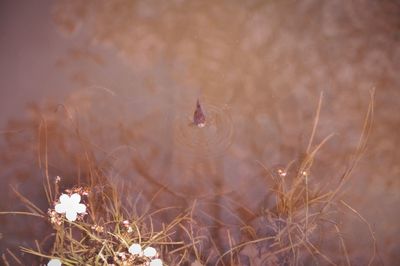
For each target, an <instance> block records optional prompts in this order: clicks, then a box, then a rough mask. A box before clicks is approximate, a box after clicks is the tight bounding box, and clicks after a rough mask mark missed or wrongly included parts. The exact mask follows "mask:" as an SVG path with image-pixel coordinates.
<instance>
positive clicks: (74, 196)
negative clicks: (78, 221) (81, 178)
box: [71, 193, 81, 204]
mask: <svg viewBox="0 0 400 266" xmlns="http://www.w3.org/2000/svg"><path fill="white" fill-rule="evenodd" d="M79 202H81V195H79V194H78V193H74V194H72V195H71V203H73V204H78V203H79Z"/></svg>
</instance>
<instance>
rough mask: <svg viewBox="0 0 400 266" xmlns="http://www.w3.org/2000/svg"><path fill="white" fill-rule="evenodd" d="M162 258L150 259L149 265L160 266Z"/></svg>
mask: <svg viewBox="0 0 400 266" xmlns="http://www.w3.org/2000/svg"><path fill="white" fill-rule="evenodd" d="M162 265H163V263H162V260H160V259H155V260H151V261H150V266H162Z"/></svg>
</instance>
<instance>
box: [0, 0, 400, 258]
mask: <svg viewBox="0 0 400 266" xmlns="http://www.w3.org/2000/svg"><path fill="white" fill-rule="evenodd" d="M395 10H397V11H398V10H399V6H398V4H395V3H394V2H392V1H382V2H381V3H375V2H371V1H365V2H363V3H358V4H354V3H352V2H350V1H348V2H345V3H340V4H338V3H335V2H320V1H303V2H296V3H293V2H288V1H246V2H243V1H218V2H215V3H214V2H207V1H201V2H200V1H169V2H162V3H160V2H157V3H155V2H151V1H112V2H110V1H84V2H83V1H80V2H71V1H59V2H58V3H57V4H56V5H55V7H54V10H53V16H54V20H55V22H56V23H57V25H58V28H59V29H60V30H62V31H64V32H65V33H67V34H69V35H70V38H71V39H67V41H71V42H74V41H75V40H76V39H74V38H78V37H79V38H83V39H84V40H85V43H86V46H85V47H82V49H81V50H79V49H77V48H74V49H73V51H75V52H73V53H72V54H70V55H69V61H68V60H67V61H68V62H72V63H71V64H73V62H75V64H77V65H78V64H80V61H79V62H78V59H79V60H90V61H91V62H92V61H93V62H94V63H95V64H97V65H99V66H101V67H104V69H106V66H107V64H110V65H112V64H116V65H124V67H126V68H128V69H129V71H127V73H130V72H132V75H135V77H136V76H137V77H138V78H137V79H135V81H134V82H124V81H121V80H118V79H115V80H113V75H112V74H111V71H105V72H106V73H100V74H98V75H97V76H96V75H94V76H93V77H90V78H88V76H90V74H88V73H86V72H85V71H82V73H80V74H81V75H78V76H75V79H77V81H78V83H79V85H80V88H78V89H77V90H76V91H75V92H73V93H71V94H70V95H69V97H67V98H66V99H65V101H64V102H58V103H54V104H47V105H39V104H38V105H32V106H31V107H30V114H31V115H30V116H29V117H26V118H24V119H14V120H12V121H10V123H9V125H8V127H9V129H11V130H14V129H22V133H18V134H15V133H7V134H4V137H5V140H4V143H3V144H4V145H3V146H4V147H3V150H4V151H7V152H4V153H3V154H2V155H1V156H2V161H3V162H4V164H3V167H2V168H4V171H3V174H2V175H3V176H2V177H7V180H10V181H9V182H10V183H11V184H18V185H19V186H20V188H21V189H22V190H23V192H24V193H27V194H28V195H31V196H32V197H33V198H35V199H36V198H40V192H32V191H30V189H31V187H32V186H34V185H35V184H36V185H37V184H40V183H41V181H42V180H41V175H42V174H41V170H40V169H37V164H36V163H32V162H36V160H38V159H37V158H38V157H40V159H43V156H44V150H45V147H44V143H46V148H47V149H48V154H47V156H48V160H49V165H50V169H49V171H50V174H51V175H53V176H56V175H60V176H63V177H65V179H66V180H68V182H70V183H71V184H73V183H74V182H75V180H76V179H78V180H82V182H83V180H84V179H85V177H87V175H88V173H89V172H90V171H89V170H90V169H89V168H91V167H93V165H91V164H94V165H96V166H98V167H99V168H100V169H101V171H102V172H104V173H105V176H107V178H108V179H109V181H111V182H113V183H115V184H118V185H119V186H120V188H121V191H123V192H121V193H123V195H124V196H123V198H124V199H125V200H127V201H129V200H132V199H134V198H136V197H137V196H138V195H141V197H143V199H144V201H146V200H148V201H151V204H152V207H154V208H155V209H156V208H164V207H167V206H179V207H181V208H186V207H188V206H191V205H192V204H194V203H196V204H197V205H196V206H198V209H196V212H194V215H195V216H196V218H197V219H198V220H197V221H199V226H200V227H201V226H204V228H206V229H205V231H207V234H209V235H212V237H213V238H215V242H216V243H217V246H218V248H219V249H221V250H226V248H227V247H228V246H229V245H231V244H232V243H231V242H229V241H233V242H235V241H236V242H235V243H239V242H240V241H242V240H243V239H253V237H254V232H247V231H246V230H243V231H241V229H243V228H244V227H245V226H246V225H248V224H251V225H253V228H255V229H256V230H259V235H260V236H263V237H264V236H265V237H268V236H271V235H273V234H277V233H279V232H280V230H281V229H282V228H283V227H284V225H285V223H286V221H283V220H282V219H283V218H282V217H267V215H265V213H263V211H262V210H265V209H271V210H273V209H274V208H275V209H276V208H278V207H277V206H278V205H279V204H278V203H277V202H276V201H275V199H274V198H273V197H272V192H271V191H279V189H282V188H283V187H284V185H288V184H286V183H285V184H283V183H282V182H283V181H282V180H283V179H279V178H280V177H282V173H283V172H282V171H287V179H285V181H287V182H288V183H290V182H291V180H292V179H293V176H296V171H298V169H299V167H300V166H299V165H301V162H302V159H303V158H305V156H306V154H305V153H306V148H307V144H308V140H309V136H310V135H311V129H312V123H313V119H314V115H315V109H316V103H317V101H318V96H319V93H320V91H321V90H322V91H323V92H324V98H323V107H322V110H321V117H320V123H319V126H318V128H317V133H316V136H315V139H316V142H318V141H321V140H322V139H323V138H324V137H326V136H327V135H329V134H331V133H332V132H334V133H336V135H335V137H334V138H332V139H331V140H330V141H329V142H328V143H327V144H326V145H325V146H324V147H323V148H322V149H321V151H320V152H319V154H318V156H317V157H316V158H315V159H314V165H313V167H312V169H311V170H312V171H310V172H307V176H308V175H309V178H310V183H311V185H310V186H312V185H315V189H316V190H324V189H326V190H329V189H331V188H332V187H334V186H335V184H336V183H337V182H338V179H339V177H340V176H341V174H342V173H343V171H344V169H345V168H346V166H347V164H348V161H349V157H351V154H352V153H353V151H354V149H355V148H356V146H357V143H358V137H359V135H360V131H361V128H362V123H363V114H364V113H365V110H366V109H367V103H368V100H369V97H368V93H369V90H370V89H371V88H372V87H375V88H376V99H375V100H376V111H375V121H376V122H375V123H376V126H375V128H374V131H373V132H372V134H371V136H370V146H369V150H368V151H367V152H366V154H365V159H364V161H361V162H360V165H361V167H360V168H359V169H357V171H355V172H354V180H355V181H352V182H353V183H349V188H350V190H351V193H347V194H344V196H343V197H346V199H349V200H350V201H351V202H352V203H353V204H356V205H357V207H358V209H360V210H362V212H363V214H364V215H365V216H366V217H367V218H368V220H371V221H372V222H374V221H379V222H381V217H388V216H390V215H389V214H391V213H392V212H391V211H390V209H391V208H394V207H395V206H396V205H395V203H396V201H397V200H398V195H397V194H396V193H397V191H396V188H398V185H399V183H398V182H396V181H393V180H396V179H395V176H397V175H398V173H399V168H398V167H395V166H394V164H395V162H397V161H398V159H399V158H400V154H399V151H398V150H396V149H394V148H393V146H394V143H398V141H399V137H398V134H397V132H398V123H397V122H398V117H397V116H396V115H393V114H395V113H396V110H397V109H396V107H397V106H398V100H397V99H399V98H400V95H399V90H398V89H397V88H398V86H399V84H400V80H399V76H398V73H397V71H396V69H398V68H399V67H400V65H399V62H400V61H399V60H398V59H399V56H400V50H399V47H400V46H398V45H397V44H398V40H399V38H398V35H399V28H398V22H399V19H398V15H397V13H396V12H395ZM372 18H373V19H372ZM77 36H78V37H77ZM99 47H100V49H99ZM79 51H87V52H79ZM103 52H104V54H105V55H103V56H100V55H98V54H102V53H103ZM110 54H111V56H110ZM86 57H87V58H88V59H85V58H86ZM93 58H94V59H95V60H94V59H93ZM104 76H107V77H109V78H110V79H111V80H112V82H111V84H113V85H108V86H105V85H99V86H96V85H93V84H90V83H91V82H90V80H94V81H96V82H93V83H95V84H98V82H97V80H102V78H104ZM88 83H89V86H88V85H87V84H88ZM100 83H101V82H100ZM83 84H84V85H83ZM78 87H79V86H78ZM197 99H200V103H201V106H202V110H203V111H204V114H205V117H206V123H205V126H204V127H198V126H194V125H193V112H194V107H195V103H196V100H197ZM38 128H40V130H38ZM45 131H46V132H47V134H46V135H44V134H43V132H45ZM10 132H11V131H10ZM44 140H46V142H45V141H44ZM88 161H89V162H90V164H89V163H88ZM26 162H28V163H26ZM276 165H279V166H276ZM278 171H281V172H278ZM14 172H15V173H16V174H15V175H14V176H15V177H13V178H11V177H10V176H11V174H10V173H14ZM277 173H278V174H277ZM285 176H286V175H285ZM378 177H379V178H378ZM382 180H385V181H382ZM289 181H290V182H289ZM280 182H281V183H280ZM2 189H3V190H4V188H2ZM388 191H389V192H388ZM3 192H4V191H3ZM154 195H157V197H158V198H160V199H161V200H159V201H156V200H154V201H152V199H153V197H154ZM365 195H369V196H370V197H365ZM7 197H12V196H10V195H7ZM382 197H387V203H388V207H387V208H381V204H379V203H378V202H379V200H381V198H382ZM282 201H285V200H282ZM385 202H386V198H385ZM1 204H2V205H0V206H1V208H2V209H3V207H4V208H5V207H6V206H4V204H3V203H1ZM299 204H300V203H299ZM283 205H284V204H283ZM300 205H301V204H300ZM366 206H368V208H366ZM370 206H372V207H370ZM17 207H18V206H17ZM41 207H43V208H46V206H45V204H44V202H42V205H41ZM7 209H8V208H7ZM376 210H379V211H380V212H381V213H380V215H379V217H377V216H376V214H375V211H376ZM304 212H305V210H303V209H301V211H300V214H304ZM167 216H168V215H166V216H165V217H163V218H165V219H168V218H169V217H167ZM325 218H326V219H327V220H329V219H332V220H334V218H335V219H337V220H341V219H343V220H344V221H345V222H343V224H344V225H343V230H344V233H346V234H348V236H349V237H348V238H349V242H350V244H349V246H350V247H351V248H350V249H349V250H351V253H352V254H351V255H352V256H353V257H352V258H354V260H355V261H361V262H364V261H366V260H367V259H368V258H369V253H370V250H368V249H367V248H365V247H364V246H362V245H359V244H357V243H356V242H357V241H358V240H360V241H361V240H362V241H363V242H365V243H367V242H368V243H369V239H368V237H367V236H366V235H368V233H366V229H365V228H363V227H359V226H353V225H351V224H352V223H349V221H351V218H349V217H348V216H346V215H343V216H340V217H334V218H332V217H330V216H329V217H325ZM397 218H398V217H394V218H393V219H392V218H390V219H389V218H387V219H385V221H386V223H387V224H385V225H384V226H380V227H379V226H377V228H376V231H377V233H376V234H377V235H381V236H382V239H383V238H385V242H384V241H383V240H382V239H378V241H380V242H382V243H385V244H384V245H387V246H385V251H383V255H382V256H383V257H385V258H387V260H388V261H389V262H390V261H395V258H396V252H395V251H396V245H397V244H396V241H397V240H396V239H395V238H393V235H394V234H395V233H398V229H397V227H396V226H393V220H396V219H397ZM1 219H3V218H1ZM4 219H5V218H4ZM2 221H3V220H2ZM346 222H347V223H346ZM12 223H13V222H12V221H11V220H7V221H5V222H4V223H3V224H4V225H5V226H6V227H7V231H10V232H12V229H9V228H12V226H11V225H12ZM265 223H270V227H269V228H262V224H265ZM314 229H315V228H314ZM314 229H313V230H314ZM324 229H326V228H325V227H323V226H321V228H316V229H315V231H314V232H318V234H317V235H318V236H319V235H323V231H324ZM38 230H39V229H38ZM228 230H230V231H229V233H230V235H229V237H232V239H228V234H227V231H228ZM327 230H328V229H327ZM0 233H1V232H0ZM327 234H328V233H327ZM21 238H23V236H21ZM316 238H317V237H316ZM7 239H10V236H9V235H8V236H7ZM313 240H315V239H313ZM315 241H316V242H318V241H317V240H315ZM318 243H319V242H318ZM214 244H215V243H214ZM319 244H320V247H321V249H323V250H324V251H325V252H326V253H325V254H329V255H331V257H336V258H337V260H335V262H336V263H342V262H343V263H344V261H340V256H336V255H338V254H341V250H340V247H339V246H335V247H331V246H330V245H333V244H331V243H329V244H326V245H325V246H324V243H319ZM256 246H257V248H258V247H259V246H258V244H257V245H256ZM274 247H276V246H274ZM203 248H204V250H208V249H210V250H212V249H213V248H212V244H210V243H208V244H205V245H204V247H203ZM218 248H217V249H218ZM259 248H260V250H261V249H262V250H264V251H265V246H263V247H259ZM252 252H254V250H246V249H244V250H242V251H241V254H242V255H243V256H248V257H253V258H254V260H256V262H254V263H255V265H257V264H259V263H261V261H262V259H261V260H258V261H257V259H255V257H256V255H254V254H253V255H251V254H252ZM307 252H310V250H308V251H307V250H306V251H305V252H304V254H298V256H299V258H301V259H300V261H305V262H309V261H310V260H311V258H310V257H312V256H308V255H307V254H308V253H307ZM313 252H315V251H311V253H313ZM210 254H211V255H210V256H214V259H215V256H216V255H215V254H212V252H210ZM246 254H247V255H246ZM249 254H250V255H249ZM313 259H314V258H313ZM277 260H279V261H278V262H277V261H275V262H273V261H270V263H271V264H273V263H278V264H282V265H284V263H285V258H284V256H283V257H282V258H277ZM321 261H323V259H321ZM321 261H317V262H321ZM311 262H314V261H311Z"/></svg>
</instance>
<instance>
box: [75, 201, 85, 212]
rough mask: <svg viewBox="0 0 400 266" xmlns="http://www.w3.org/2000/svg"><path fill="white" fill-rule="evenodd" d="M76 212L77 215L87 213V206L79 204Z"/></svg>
mask: <svg viewBox="0 0 400 266" xmlns="http://www.w3.org/2000/svg"><path fill="white" fill-rule="evenodd" d="M75 211H76V212H77V213H83V212H86V205H85V204H82V203H79V204H77V205H75Z"/></svg>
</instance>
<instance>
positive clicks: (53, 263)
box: [47, 259, 61, 266]
mask: <svg viewBox="0 0 400 266" xmlns="http://www.w3.org/2000/svg"><path fill="white" fill-rule="evenodd" d="M47 266H61V261H60V260H59V259H51V260H50V261H49V262H48V263H47Z"/></svg>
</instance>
